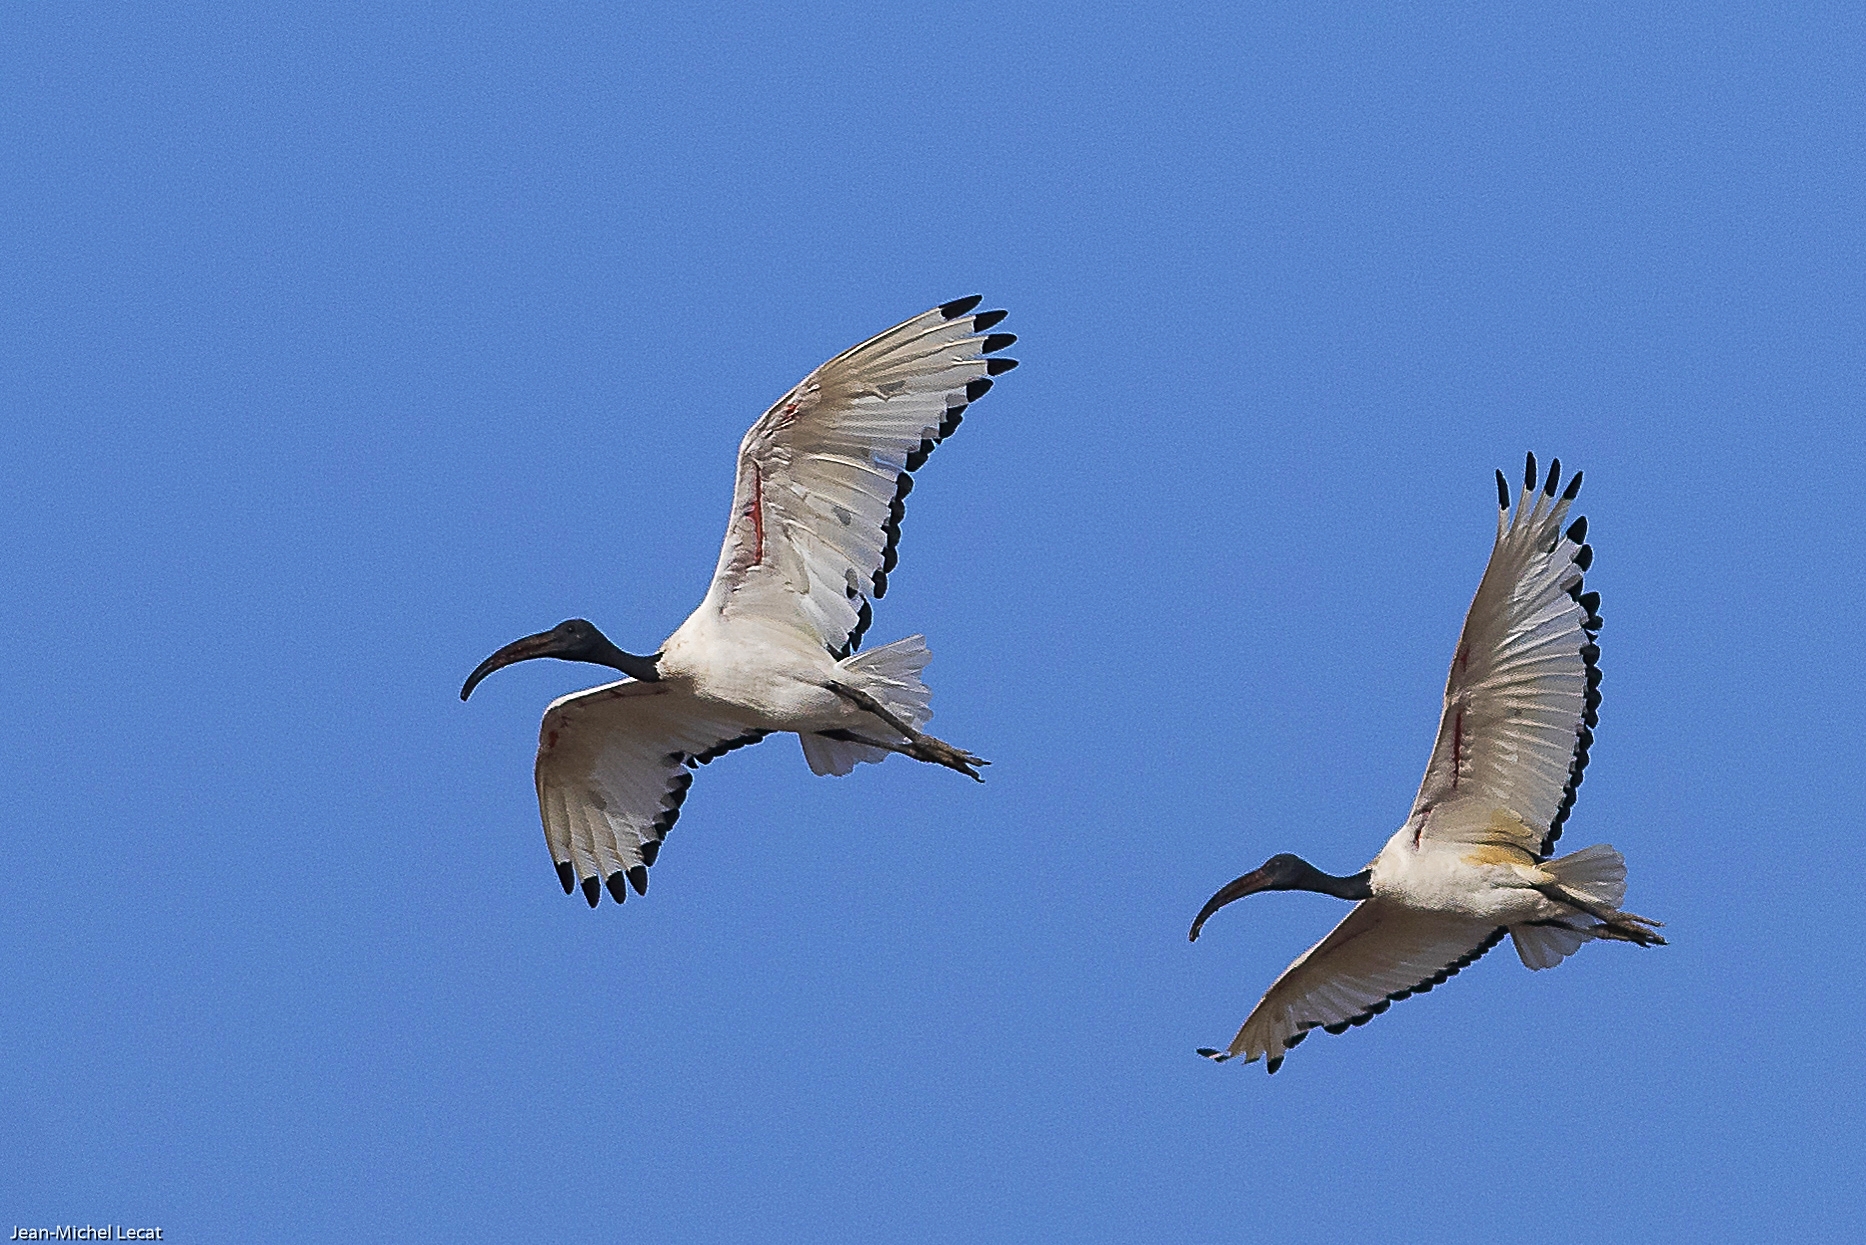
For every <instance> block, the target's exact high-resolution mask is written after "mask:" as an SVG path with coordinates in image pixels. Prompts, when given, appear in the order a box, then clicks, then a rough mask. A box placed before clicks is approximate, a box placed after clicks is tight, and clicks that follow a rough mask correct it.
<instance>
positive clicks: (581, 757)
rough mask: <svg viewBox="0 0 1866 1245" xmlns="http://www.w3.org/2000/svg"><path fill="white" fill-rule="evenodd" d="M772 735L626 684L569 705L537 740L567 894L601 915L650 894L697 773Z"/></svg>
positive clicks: (674, 694) (696, 704)
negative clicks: (579, 896)
mask: <svg viewBox="0 0 1866 1245" xmlns="http://www.w3.org/2000/svg"><path fill="white" fill-rule="evenodd" d="M763 738H764V732H762V731H753V730H747V729H746V728H745V727H744V726H743V725H741V724H738V723H734V722H732V721H730V720H728V719H726V718H724V717H722V716H720V715H719V714H717V712H716V711H713V710H709V709H708V708H707V707H706V706H705V705H704V704H703V703H702V702H701V701H699V700H698V699H697V698H695V697H693V696H691V695H689V694H688V693H686V692H683V691H680V690H678V689H676V688H674V687H671V686H669V685H668V684H665V683H641V682H636V681H634V680H631V679H625V680H623V681H622V682H620V683H610V684H606V685H604V686H602V687H593V688H591V689H590V690H589V691H586V692H578V693H576V694H574V695H570V696H565V697H564V698H562V699H561V700H558V701H556V702H554V703H553V704H552V705H551V707H550V708H549V709H547V710H546V711H545V714H544V724H543V725H542V727H540V728H539V731H538V762H537V768H536V772H535V776H536V778H537V784H538V811H539V814H540V815H541V816H542V818H543V820H544V838H545V842H546V843H547V844H548V845H549V846H550V849H551V859H552V861H553V862H555V863H556V865H557V877H558V881H560V882H561V883H563V887H564V891H565V893H566V894H568V893H570V892H571V891H573V890H575V889H576V888H577V886H578V885H579V883H580V884H581V886H582V888H583V895H584V898H586V899H587V900H589V903H590V906H591V907H595V906H596V904H597V902H598V900H600V898H601V897H602V888H603V887H604V886H607V887H608V890H609V894H610V895H611V897H613V898H614V899H615V901H616V902H617V903H621V902H622V901H623V900H624V899H625V898H626V897H627V895H628V887H630V886H632V887H634V889H635V893H636V894H638V895H639V894H646V893H647V890H648V866H650V865H652V864H653V863H654V862H655V858H656V856H658V855H659V854H660V850H661V840H662V839H663V838H665V837H666V836H667V832H668V830H669V829H671V828H672V827H673V825H674V821H675V819H676V818H678V817H679V816H680V806H681V802H682V801H684V800H685V799H686V798H687V788H688V787H690V786H691V785H692V784H693V774H692V772H691V771H692V770H693V768H694V767H695V766H698V765H703V764H705V763H706V762H708V761H711V760H712V759H713V758H714V757H717V756H721V755H723V754H725V753H727V752H730V751H731V750H732V749H734V748H740V747H744V746H745V745H747V744H755V743H757V742H758V741H759V740H761V739H763Z"/></svg>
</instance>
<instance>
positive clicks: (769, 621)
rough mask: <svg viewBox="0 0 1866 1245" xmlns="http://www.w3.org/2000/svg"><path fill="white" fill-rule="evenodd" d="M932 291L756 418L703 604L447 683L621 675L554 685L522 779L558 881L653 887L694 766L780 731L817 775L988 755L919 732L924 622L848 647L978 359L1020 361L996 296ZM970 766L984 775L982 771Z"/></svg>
mask: <svg viewBox="0 0 1866 1245" xmlns="http://www.w3.org/2000/svg"><path fill="white" fill-rule="evenodd" d="M979 302H980V299H979V298H978V297H976V296H974V297H971V298H961V299H957V300H955V301H953V302H950V303H945V304H943V305H941V306H939V307H935V308H934V309H933V310H931V311H928V312H926V313H925V314H923V315H918V316H915V317H914V318H913V319H911V320H908V321H906V322H905V323H903V324H899V325H896V326H895V327H894V328H891V329H889V330H888V331H887V332H885V333H882V334H881V335H880V336H878V337H874V338H871V339H869V340H868V341H865V342H863V343H862V344H861V345H859V346H855V347H852V348H851V349H849V350H845V351H844V352H843V353H841V354H839V355H837V356H836V357H835V358H833V359H831V360H830V361H829V362H827V363H825V364H823V365H822V366H821V367H819V368H817V369H816V370H815V371H813V372H811V373H810V374H809V375H808V376H806V377H804V379H803V380H802V382H801V383H799V384H798V385H797V387H796V388H794V389H792V390H791V391H790V392H789V393H787V394H785V395H784V396H783V397H782V398H780V399H779V400H778V402H777V404H776V405H775V406H773V407H772V408H771V409H770V410H768V411H766V412H765V413H764V415H763V416H762V417H760V418H759V420H758V422H756V423H755V424H753V425H752V427H751V430H750V431H749V432H747V433H746V434H745V439H744V440H743V441H742V442H741V443H740V445H739V458H738V483H737V487H736V489H735V491H734V494H733V500H732V518H731V522H730V524H729V525H728V526H727V528H726V541H725V548H724V549H722V550H721V551H720V555H719V564H718V567H717V569H716V570H715V571H714V573H713V582H712V586H711V588H710V589H709V591H708V592H707V594H706V599H705V600H703V601H702V602H701V603H700V607H699V608H698V609H696V610H694V611H693V614H692V615H691V616H690V617H689V618H688V619H687V621H686V622H684V623H682V624H681V625H680V627H679V629H678V630H676V631H675V632H674V633H673V635H671V636H669V637H668V638H667V640H666V641H665V642H663V643H662V645H661V647H660V650H659V651H657V652H655V653H654V654H652V655H650V656H645V657H644V656H636V655H635V654H632V653H625V652H623V651H622V650H621V649H619V648H617V647H616V646H615V645H614V644H612V643H611V642H610V641H609V639H608V637H607V636H605V635H603V633H602V632H601V631H598V630H597V629H596V627H595V626H594V625H593V624H591V623H589V622H587V621H585V620H583V619H580V618H576V619H571V620H570V621H568V622H565V623H560V624H559V625H558V626H556V627H553V628H552V629H551V630H549V631H545V632H542V633H540V634H538V635H533V636H527V637H525V638H524V639H522V640H515V641H513V642H512V643H511V644H508V645H506V646H505V647H504V648H502V649H500V650H499V651H498V652H496V653H494V654H493V655H492V656H491V657H488V658H487V659H486V660H485V661H483V662H481V663H480V665H479V667H478V669H476V670H474V671H473V673H472V674H471V675H469V676H468V678H467V681H466V685H465V686H464V687H462V688H461V689H460V699H462V700H465V699H466V698H467V697H468V696H470V695H472V692H473V689H474V688H475V687H476V686H478V684H479V682H480V680H482V679H484V678H485V677H486V676H487V675H489V674H491V673H492V672H493V671H495V670H498V669H500V668H501V667H504V666H509V665H511V664H512V663H514V662H519V661H526V660H529V659H531V658H536V657H557V658H561V659H563V660H566V661H587V662H593V663H595V664H597V665H602V666H610V667H613V668H615V669H617V670H620V671H621V672H622V673H623V674H625V675H627V676H628V677H627V678H625V679H623V680H621V681H620V682H616V683H608V684H605V685H603V686H601V687H593V688H590V689H589V690H588V691H583V692H576V693H573V694H572V695H569V696H565V697H562V698H561V699H559V700H557V701H555V702H553V703H552V704H551V706H550V708H548V709H547V710H546V711H545V714H544V724H543V726H542V727H541V728H540V730H539V734H538V758H537V764H536V769H535V777H536V780H537V788H538V808H539V812H540V815H541V816H542V818H543V821H544V837H545V842H546V843H547V844H548V846H549V847H550V849H551V858H552V860H553V861H555V862H556V865H557V876H558V880H559V881H560V882H561V883H562V884H563V887H564V892H565V893H566V894H569V893H572V892H573V891H574V890H575V889H576V888H577V886H578V885H579V883H580V884H581V886H582V890H583V895H584V897H585V898H586V899H587V900H589V903H590V906H591V907H592V908H593V907H595V906H596V905H597V903H598V902H599V900H600V898H601V894H602V890H603V888H605V887H606V888H607V889H608V891H609V894H610V895H611V896H612V897H613V898H614V899H615V901H616V902H617V903H621V902H622V901H623V900H624V899H625V898H626V897H627V895H628V888H629V887H633V888H634V890H635V892H636V893H637V894H646V893H647V890H648V867H649V866H650V865H652V864H654V862H655V858H656V856H658V855H659V854H660V850H661V841H662V840H663V839H664V838H665V837H666V835H667V832H668V829H669V828H670V827H672V826H673V824H674V819H675V818H676V817H678V816H679V815H680V806H681V802H682V801H683V800H685V799H686V797H687V788H688V787H689V786H690V785H691V784H692V782H693V774H692V770H693V769H694V768H695V767H696V766H699V765H704V764H706V763H707V762H709V761H711V760H713V759H714V758H716V757H718V756H721V755H723V754H724V753H727V752H730V751H732V750H733V749H734V748H740V747H744V746H745V745H747V744H755V743H757V742H758V741H759V740H761V739H763V738H764V737H765V736H766V735H769V734H772V733H773V732H777V731H794V732H796V734H797V735H798V736H799V738H801V739H802V741H803V754H804V758H805V759H806V760H807V761H808V762H809V764H810V768H811V769H812V770H814V771H815V772H816V773H818V774H847V773H848V772H849V771H851V770H852V769H854V768H855V766H856V764H857V763H858V762H862V761H880V760H882V759H884V758H885V757H886V756H887V755H888V754H889V753H891V752H898V753H901V754H903V755H905V756H910V757H913V758H915V759H917V760H921V761H931V762H933V763H934V764H937V765H944V766H947V767H948V768H951V769H955V770H957V771H959V772H960V773H962V774H966V775H969V776H971V777H972V778H979V773H978V768H977V767H979V766H981V765H984V764H986V762H985V761H983V760H981V759H980V758H978V757H976V756H973V755H972V754H971V753H969V752H967V751H965V750H964V749H962V748H955V747H953V746H952V745H951V744H947V743H944V742H942V741H941V740H938V739H935V738H934V737H933V736H931V735H928V734H924V733H923V732H922V731H921V727H923V726H924V725H925V724H926V722H927V720H928V719H929V718H931V717H932V711H931V709H930V708H929V702H930V700H931V695H932V694H931V693H930V692H929V691H928V690H927V687H926V685H925V684H924V683H922V682H921V680H920V671H921V670H922V669H923V668H924V667H925V666H926V664H927V661H928V658H929V656H930V654H929V653H928V651H927V647H926V642H925V639H924V637H922V636H918V635H916V636H910V637H908V638H907V639H905V640H896V641H895V642H894V643H892V644H887V645H883V646H882V647H880V648H875V649H870V650H869V651H867V652H859V651H858V650H859V649H860V647H861V643H862V636H863V635H864V634H865V633H866V632H867V630H868V626H869V623H870V621H871V620H872V618H873V607H872V605H871V604H870V603H871V601H874V600H879V599H880V598H881V597H882V595H883V594H885V593H886V592H887V590H888V575H889V573H890V572H891V571H893V570H894V567H895V562H896V558H897V549H898V546H899V543H900V537H901V526H900V525H901V515H902V513H903V510H904V505H905V502H906V500H907V494H908V492H909V490H911V489H912V488H913V474H912V473H913V472H914V471H916V470H918V469H919V468H920V466H921V464H923V463H924V462H926V460H927V456H928V455H929V454H931V453H932V452H933V450H934V447H936V446H938V445H939V444H940V442H941V441H943V440H945V439H946V438H947V437H949V436H951V435H952V433H953V430H954V429H956V428H957V427H958V426H959V422H960V420H961V418H962V417H963V414H964V412H965V409H966V407H967V405H968V404H970V403H972V402H975V401H977V400H978V399H979V398H980V397H981V396H983V394H984V393H985V391H986V390H987V389H990V388H991V386H992V377H994V376H998V375H1001V374H1002V373H1004V372H1008V371H1010V370H1011V369H1012V368H1014V367H1016V366H1017V361H1016V360H1015V359H1007V358H1004V357H1003V356H1001V355H998V354H997V352H998V351H1000V350H1002V349H1004V348H1005V347H1006V346H1009V345H1010V344H1011V343H1012V342H1014V341H1016V340H1017V339H1016V338H1015V337H1014V336H1013V335H1012V334H1009V333H993V332H991V331H990V330H991V329H992V328H993V327H995V326H996V325H997V324H998V323H999V321H1001V320H1003V319H1004V316H1005V313H1004V312H1002V311H975V310H974V308H976V307H977V306H978V304H979ZM981 781H982V779H981Z"/></svg>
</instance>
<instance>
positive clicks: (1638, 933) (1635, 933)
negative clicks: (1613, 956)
mask: <svg viewBox="0 0 1866 1245" xmlns="http://www.w3.org/2000/svg"><path fill="white" fill-rule="evenodd" d="M1662 924H1664V922H1662V921H1655V920H1653V919H1652V918H1651V917H1644V916H1636V915H1634V914H1633V913H1631V912H1619V913H1615V914H1614V917H1613V919H1612V920H1608V921H1603V922H1602V923H1601V924H1600V925H1599V926H1598V927H1597V928H1596V929H1595V930H1594V934H1595V936H1596V937H1598V938H1611V939H1613V940H1614V941H1615V942H1630V943H1634V944H1637V945H1638V946H1641V947H1663V946H1665V945H1666V944H1665V939H1663V938H1661V937H1659V932H1658V931H1659V926H1660V925H1662Z"/></svg>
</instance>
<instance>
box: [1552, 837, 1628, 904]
mask: <svg viewBox="0 0 1866 1245" xmlns="http://www.w3.org/2000/svg"><path fill="white" fill-rule="evenodd" d="M1542 867H1543V868H1544V869H1546V870H1548V871H1549V872H1550V873H1552V874H1554V875H1555V880H1556V881H1557V882H1560V883H1561V887H1562V889H1563V890H1565V891H1567V892H1568V893H1569V894H1571V895H1573V896H1575V898H1577V899H1580V900H1583V901H1585V902H1586V903H1588V904H1590V905H1592V906H1593V907H1597V908H1607V909H1616V908H1618V907H1619V906H1620V902H1621V901H1622V900H1624V899H1625V898H1626V859H1625V858H1624V857H1623V856H1621V855H1620V853H1619V852H1616V851H1615V850H1613V848H1612V847H1610V846H1608V845H1607V844H1605V843H1596V844H1594V845H1593V846H1592V847H1584V848H1582V849H1581V850H1580V851H1578V852H1570V853H1568V855H1566V856H1558V857H1556V858H1555V859H1554V860H1546V861H1543V862H1542Z"/></svg>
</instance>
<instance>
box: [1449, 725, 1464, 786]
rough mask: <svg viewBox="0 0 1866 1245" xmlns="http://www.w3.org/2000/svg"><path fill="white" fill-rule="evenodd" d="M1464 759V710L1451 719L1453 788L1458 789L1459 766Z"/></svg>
mask: <svg viewBox="0 0 1866 1245" xmlns="http://www.w3.org/2000/svg"><path fill="white" fill-rule="evenodd" d="M1463 760H1464V710H1462V709H1460V710H1458V715H1457V716H1456V717H1454V718H1453V719H1452V720H1451V789H1452V790H1453V791H1456V790H1457V789H1458V767H1459V764H1460V763H1461V762H1462V761H1463Z"/></svg>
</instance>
